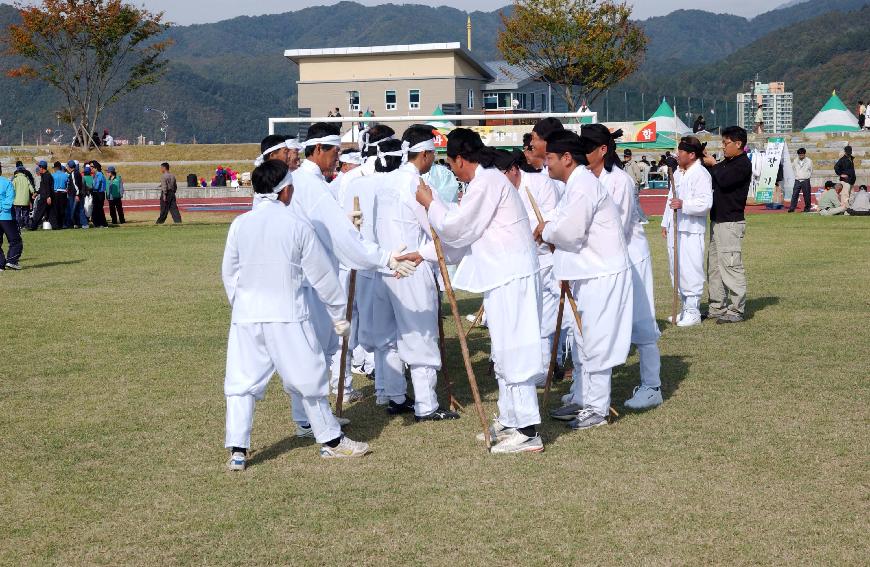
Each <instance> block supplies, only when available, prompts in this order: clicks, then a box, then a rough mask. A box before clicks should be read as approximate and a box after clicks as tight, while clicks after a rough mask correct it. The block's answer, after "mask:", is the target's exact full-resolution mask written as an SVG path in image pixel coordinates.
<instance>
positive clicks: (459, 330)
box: [420, 179, 491, 451]
mask: <svg viewBox="0 0 870 567" xmlns="http://www.w3.org/2000/svg"><path fill="white" fill-rule="evenodd" d="M420 186H421V187H425V186H426V183H425V182H424V181H423V180H422V179H420ZM432 241H433V242H434V243H435V253H436V254H437V255H438V267H439V268H440V270H441V279H442V280H444V291H445V292H446V293H447V300H448V301H450V309H451V310H452V311H453V321H454V322H455V323H456V334H457V335H458V337H459V347H460V348H461V349H462V360H463V361H464V362H465V372H466V374H468V385H469V386H470V387H471V395H472V396H473V397H474V406H475V407H476V408H477V415H478V417H479V418H480V425H481V426H482V427H483V440H484V441H485V442H486V450H487V451H489V445H490V442H491V441H490V438H489V425H488V424H487V423H486V415H485V414H484V413H483V402H482V401H481V400H480V391H479V390H478V389H477V379H476V378H475V377H474V368H473V367H472V366H471V355H470V354H469V353H468V343H467V342H466V341H465V331H464V329H463V327H462V317H461V316H460V315H459V305H457V303H456V294H455V293H454V292H453V286H452V285H451V284H450V274H448V273H447V262H446V260H444V249H443V248H442V246H441V239H440V238H439V237H438V233H436V232H435V229H434V228H433V229H432ZM441 362H442V366H443V365H444V361H443V359H442V361H441Z"/></svg>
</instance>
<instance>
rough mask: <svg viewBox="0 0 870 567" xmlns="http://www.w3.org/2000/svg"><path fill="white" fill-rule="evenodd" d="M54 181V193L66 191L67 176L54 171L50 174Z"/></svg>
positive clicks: (61, 172)
mask: <svg viewBox="0 0 870 567" xmlns="http://www.w3.org/2000/svg"><path fill="white" fill-rule="evenodd" d="M51 177H52V179H53V180H54V190H55V191H66V186H67V184H68V183H69V174H68V173H66V172H63V171H55V172H54V173H52V174H51Z"/></svg>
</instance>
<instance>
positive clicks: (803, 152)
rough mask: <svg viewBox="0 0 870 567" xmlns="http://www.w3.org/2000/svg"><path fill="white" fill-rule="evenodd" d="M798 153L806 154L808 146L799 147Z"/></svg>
mask: <svg viewBox="0 0 870 567" xmlns="http://www.w3.org/2000/svg"><path fill="white" fill-rule="evenodd" d="M798 153H799V154H805V153H807V150H806V148H798Z"/></svg>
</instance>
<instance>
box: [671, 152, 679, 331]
mask: <svg viewBox="0 0 870 567" xmlns="http://www.w3.org/2000/svg"><path fill="white" fill-rule="evenodd" d="M668 185H670V187H671V195H673V197H672V199H676V198H677V186H676V185H675V184H674V170H673V169H671V168H670V167H668ZM673 211H674V213H673V214H674V216H673V220H672V221H671V234H672V235H673V237H674V301H673V303H672V304H671V323H673V324H674V325H676V324H677V312H678V311H679V308H680V256H679V253H680V244H679V242H680V238H679V236H680V233H679V231H678V230H677V209H673Z"/></svg>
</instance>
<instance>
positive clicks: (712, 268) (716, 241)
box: [704, 126, 752, 324]
mask: <svg viewBox="0 0 870 567" xmlns="http://www.w3.org/2000/svg"><path fill="white" fill-rule="evenodd" d="M745 146H746V130H744V129H743V128H740V127H739V126H729V127H728V128H725V129H723V130H722V149H723V151H724V154H725V159H724V160H722V161H721V162H719V163H716V160H715V159H714V158H712V157H710V156H707V155H705V156H704V165H705V166H707V167H708V168H709V169H710V176H711V177H712V178H713V207H712V208H711V209H710V246H709V247H708V248H707V289H708V292H709V295H710V306H709V310H708V317H710V318H711V319H718V321H717V323H720V324H721V323H738V322H740V321H743V318H744V312H745V309H746V272H745V271H744V269H743V236H744V234H745V233H746V217H745V216H744V210H745V208H746V197H747V195H748V194H749V183H750V181H752V162H751V161H750V160H749V157H747V155H746V153H745V152H744V151H743V148H744V147H745Z"/></svg>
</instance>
